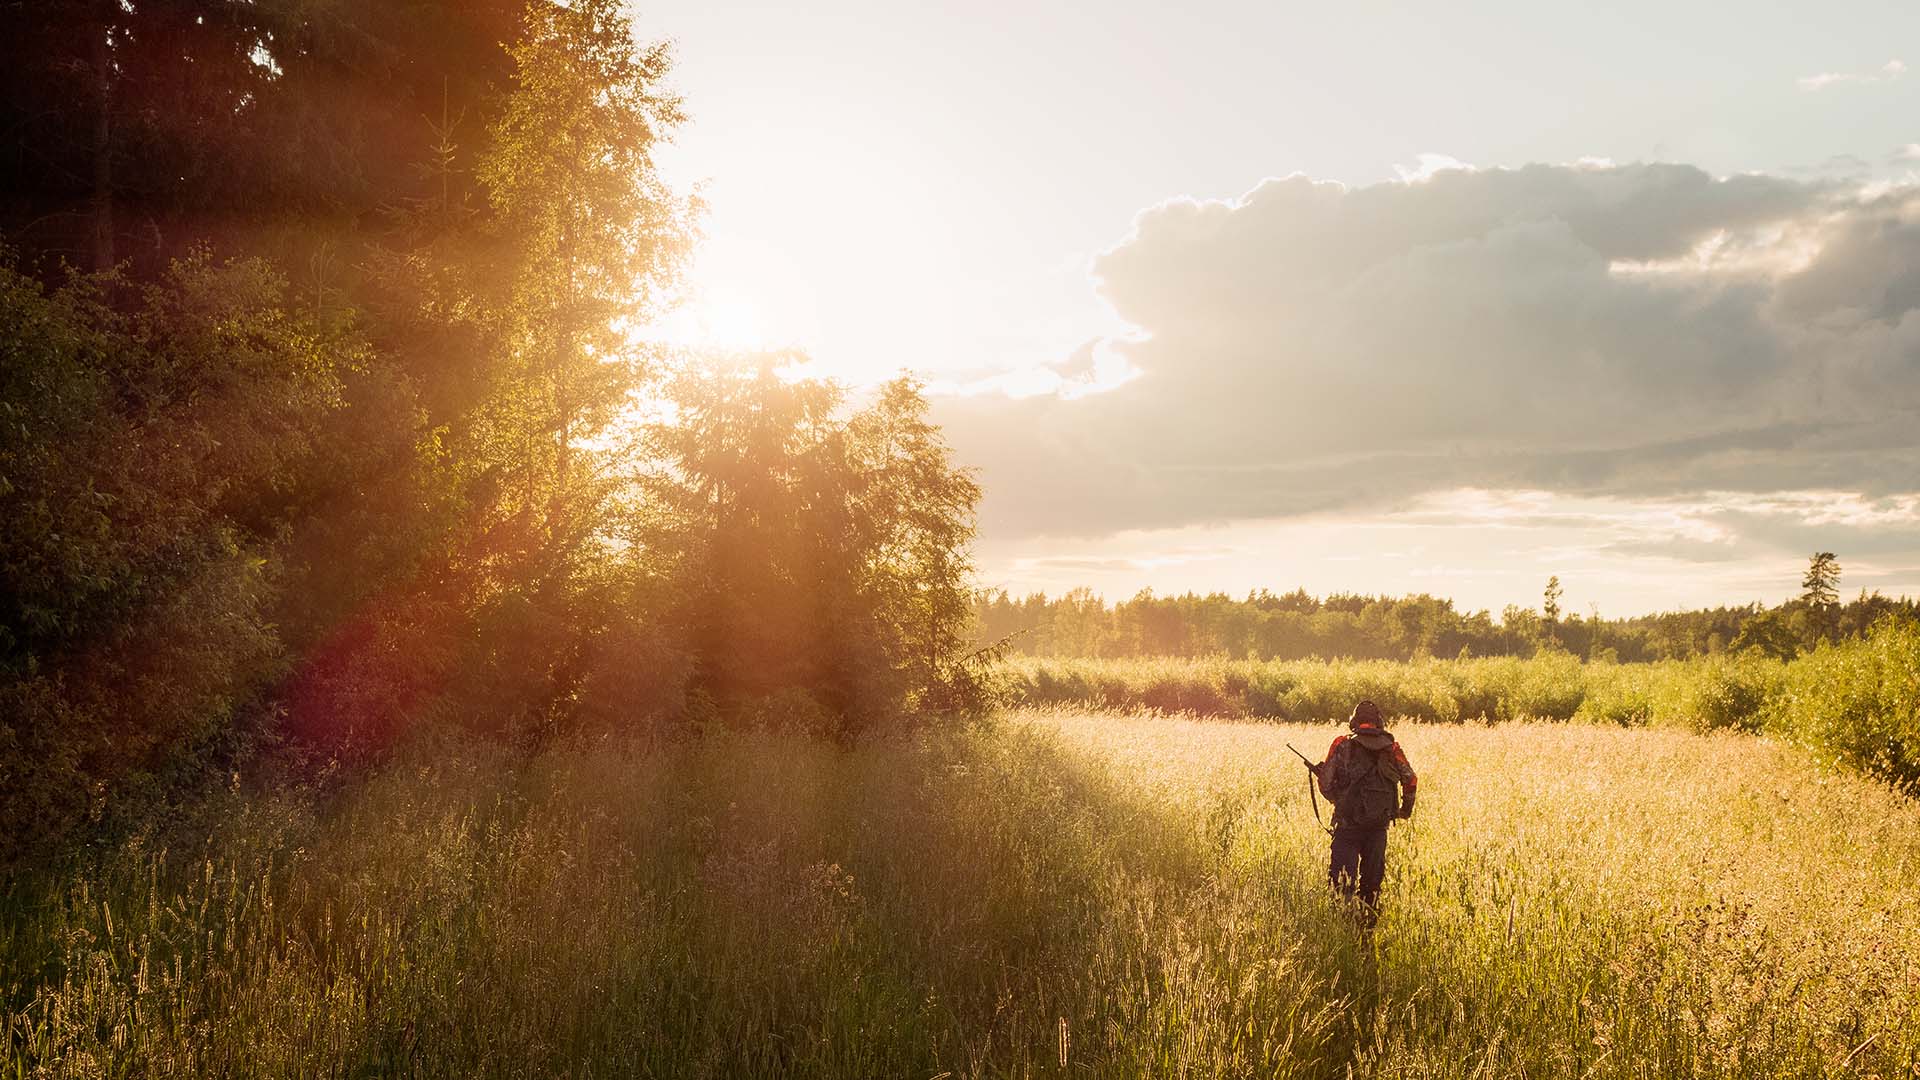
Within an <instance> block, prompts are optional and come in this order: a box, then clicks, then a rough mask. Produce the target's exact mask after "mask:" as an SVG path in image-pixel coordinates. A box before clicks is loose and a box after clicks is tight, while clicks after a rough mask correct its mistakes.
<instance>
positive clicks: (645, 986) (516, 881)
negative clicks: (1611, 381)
mask: <svg viewBox="0 0 1920 1080" xmlns="http://www.w3.org/2000/svg"><path fill="white" fill-rule="evenodd" d="M1332 731H1333V729H1331V728H1329V727H1326V726H1320V727H1311V728H1303V727H1276V726H1254V725H1244V724H1206V723H1195V722H1186V721H1179V720H1165V719H1125V718H1119V717H1112V716H1069V715H1028V716H1024V717H1014V718H1010V719H1009V720H1008V721H1007V722H1006V723H1005V724H1003V725H1001V726H1000V727H999V728H998V729H997V730H993V731H975V732H966V733H946V732H943V733H937V734H934V735H931V736H928V737H922V738H915V739H907V740H882V741H875V742H871V743H867V744H864V745H862V746H859V747H856V748H853V749H851V750H844V751H843V750H838V749H835V748H832V747H828V746H825V745H822V744H820V743H818V742H816V741H812V740H806V739H802V738H796V737H793V736H781V735H772V734H763V733H751V734H740V735H732V734H728V733H718V734H716V735H715V737H713V738H710V739H708V740H703V741H700V742H690V743H667V744H648V743H643V742H638V741H634V740H627V739H613V740H594V741H591V742H583V743H572V742H567V741H562V742H559V743H556V744H554V745H553V746H551V747H549V748H548V749H546V750H545V751H543V752H542V753H540V754H539V755H537V756H535V757H533V758H531V759H524V758H522V757H520V756H519V755H515V754H511V753H507V752H504V751H502V750H501V749H500V748H499V747H498V745H497V744H492V743H474V742H470V741H452V742H446V741H441V742H432V743H427V744H424V745H422V746H420V747H418V748H417V749H414V750H410V751H409V752H408V753H406V754H405V755H404V756H403V757H402V758H401V759H400V760H398V761H396V762H394V763H393V765H392V766H391V767H389V768H387V769H384V770H383V771H382V772H380V773H379V774H378V775H377V776H375V777H373V778H372V779H370V780H369V781H368V782H367V783H365V784H363V785H359V786H356V787H355V788H353V789H352V790H349V791H347V792H344V793H341V794H340V795H338V796H336V797H333V798H331V799H325V800H317V799H312V798H309V797H306V796H303V795H301V794H299V793H296V792H281V793H273V794H262V795H257V796H246V795H241V794H233V795H228V796H224V797H223V798H222V800H221V801H220V802H219V804H218V805H217V806H215V807H213V808H211V809H212V811H213V812H212V813H211V814H210V817H211V819H212V821H213V824H212V826H211V827H210V829H209V830H208V831H207V832H206V833H205V834H199V833H195V832H189V831H184V830H181V831H175V832H174V833H172V834H170V835H155V836H151V837H147V838H140V839H135V840H131V841H128V842H125V843H123V844H122V845H120V846H118V847H117V848H115V849H113V850H111V851H109V852H106V853H104V854H103V856H102V857H101V858H100V859H98V860H97V861H95V862H93V863H91V864H89V865H88V866H87V867H86V868H84V869H83V870H81V871H80V872H78V873H75V874H73V875H71V876H67V875H54V874H49V875H45V876H40V877H35V878H33V879H30V880H20V881H17V882H16V883H15V887H14V889H13V890H12V891H11V892H10V893H9V894H7V896H6V898H5V903H4V904H0V1072H5V1073H7V1074H9V1075H11V1074H12V1073H14V1072H16V1071H18V1072H23V1073H27V1074H38V1075H46V1076H54V1077H59V1076H70V1075H76V1076H77V1075H102V1074H104V1075H144V1076H153V1077H165V1076H176V1075H178V1076H186V1075H191V1076H226V1075H367V1074H390V1073H409V1074H424V1075H448V1076H453V1075H459V1076H490V1075H551V1074H565V1075H587V1074H593V1075H684V1074H688V1073H692V1072H700V1073H704V1074H708V1075H725V1076H759V1075H807V1076H823V1077H833V1076H846V1077H870V1076H934V1075H939V1074H942V1073H951V1074H952V1075H955V1076H1013V1075H1028V1074H1032V1075H1062V1076H1064V1075H1098V1076H1116V1077H1127V1076H1139V1077H1149V1076H1151V1077H1160V1076H1168V1075H1190V1076H1274V1077H1298V1078H1316V1080H1317V1078H1334V1077H1342V1076H1349V1075H1358V1076H1374V1075H1411V1076H1421V1077H1430V1078H1436V1080H1453V1078H1458V1080H1465V1078H1467V1077H1477V1078H1489V1077H1491V1078H1508V1077H1515V1078H1517V1077H1521V1076H1586V1077H1590V1078H1593V1080H1615V1078H1621V1080H1624V1078H1638V1077H1646V1076H1660V1077H1674V1078H1695V1077H1699V1078H1708V1077H1714V1078H1719V1077H1733V1076H1768V1077H1782V1078H1786V1077H1809V1078H1812V1077H1821V1078H1826V1077H1848V1076H1854V1077H1862V1078H1864V1077H1869V1076H1882V1077H1893V1076H1905V1075H1909V1074H1910V1073H1911V1072H1912V1071H1913V1069H1914V1068H1915V1066H1916V1065H1917V1064H1920V986H1916V984H1915V983H1914V981H1913V980H1912V979H1911V978H1910V977H1908V976H1909V973H1910V972H1911V971H1912V970H1913V968H1914V966H1915V965H1916V963H1920V956H1917V955H1916V952H1915V950H1916V944H1915V943H1916V942H1920V897H1917V896H1916V893H1915V891H1914V889H1913V884H1912V877H1911V872H1910V871H1911V867H1912V866H1913V864H1914V861H1915V860H1916V858H1920V846H1917V845H1920V808H1916V805H1915V804H1914V803H1913V802H1911V801H1909V800H1906V799H1903V798H1901V797H1899V796H1898V795H1896V794H1895V793H1894V792H1892V791H1890V790H1888V789H1887V788H1885V787H1884V786H1882V785H1878V784H1874V783H1872V782H1869V781H1867V780H1865V779H1862V778H1858V777H1849V776H1838V777H1834V776H1826V775H1823V774H1822V773H1821V772H1820V771H1819V770H1818V769H1817V768H1816V767H1814V766H1813V765H1812V764H1811V763H1809V762H1808V761H1807V760H1805V758H1804V757H1803V756H1802V755H1800V754H1798V753H1795V752H1794V751H1793V750H1792V749H1791V748H1788V747H1784V746H1780V745H1777V744H1771V743H1768V742H1765V741H1761V740H1757V739H1752V738H1747V737H1742V736H1729V735H1724V734H1722V735H1714V736H1710V737H1698V736H1693V735H1688V734H1684V733H1680V732H1672V731H1644V730H1642V731H1627V730H1620V729H1616V728H1602V727H1584V728H1583V727H1567V726H1565V725H1551V726H1548V725H1530V724H1513V725H1507V726H1502V727H1496V728H1485V727H1479V726H1427V727H1418V728H1414V729H1410V730H1409V731H1407V732H1405V733H1404V734H1403V739H1404V740H1405V741H1406V743H1407V747H1408V752H1409V754H1410V755H1411V757H1412V760H1413V762H1414V764H1415V765H1416V766H1417V767H1418V768H1419V769H1420V772H1421V777H1422V781H1423V782H1422V798H1421V803H1420V811H1419V813H1418V814H1417V815H1416V817H1415V818H1414V819H1413V820H1412V821H1411V822H1410V823H1408V824H1405V825H1401V826H1396V828H1395V832H1394V837H1393V846H1392V849H1391V854H1390V856H1389V859H1390V862H1389V873H1388V878H1387V885H1386V892H1385V894H1384V910H1385V917H1384V919H1383V922H1382V924H1381V927H1380V929H1379V930H1378V931H1377V932H1376V934H1375V935H1374V936H1373V937H1372V938H1371V939H1362V938H1360V937H1359V936H1358V935H1357V934H1355V933H1354V931H1353V930H1352V928H1351V927H1350V926H1349V925H1348V924H1347V923H1346V922H1345V921H1344V920H1343V918H1342V916H1341V913H1340V912H1339V911H1338V910H1337V909H1336V908H1335V907H1334V905H1333V904H1332V903H1331V901H1330V899H1329V897H1328V894H1327V890H1326V887H1325V876H1324V875H1325V860H1326V847H1325V844H1326V841H1325V838H1324V836H1322V835H1321V834H1319V833H1318V832H1316V831H1315V829H1314V827H1313V824H1312V817H1311V814H1310V812H1309V810H1308V807H1307V805H1306V799H1307V796H1306V792H1304V791H1303V790H1301V788H1302V787H1303V785H1302V784H1301V783H1300V767H1299V765H1298V764H1297V763H1296V762H1295V761H1294V759H1293V758H1292V756H1291V755H1290V754H1289V753H1288V752H1287V750H1286V749H1285V745H1284V744H1285V743H1286V742H1288V741H1291V742H1293V743H1294V744H1296V745H1299V746H1301V747H1303V748H1306V749H1309V750H1313V749H1317V748H1321V747H1324V746H1325V744H1326V740H1327V739H1328V738H1329V737H1330V735H1331V734H1332ZM1516 763H1536V765H1537V767H1524V768H1523V767H1516ZM1703 807H1710V808H1712V812H1705V813H1703V812H1701V811H1702V808H1703ZM1862 816H1865V817H1868V818H1871V819H1872V820H1874V821H1875V822H1876V826H1875V827H1874V828H1871V829H1862V828H1859V827H1858V823H1859V821H1860V820H1861V818H1862ZM582 927H592V928H594V930H593V932H591V933H583V932H581V928H582ZM476 979H484V982H485V989H484V992H475V989H474V987H475V981H476Z"/></svg>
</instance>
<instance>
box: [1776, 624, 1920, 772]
mask: <svg viewBox="0 0 1920 1080" xmlns="http://www.w3.org/2000/svg"><path fill="white" fill-rule="evenodd" d="M1763 723H1764V726H1765V728H1766V729H1767V730H1768V731H1772V732H1778V733H1780V734H1782V735H1785V736H1788V737H1790V738H1792V739H1794V740H1796V741H1798V742H1800V743H1802V744H1804V745H1806V746H1807V747H1809V748H1811V749H1812V750H1813V751H1814V752H1815V753H1816V754H1818V755H1820V756H1822V757H1825V758H1828V759H1830V760H1834V761H1838V762H1841V763H1843V764H1846V765H1850V766H1852V767H1854V768H1858V769H1862V770H1865V771H1867V772H1870V773H1873V774H1875V775H1878V776H1882V777H1885V778H1886V779H1888V780H1890V781H1892V782H1893V783H1895V784H1898V785H1900V786H1901V787H1902V788H1904V789H1905V790H1906V791H1907V792H1908V793H1909V794H1913V795H1920V622H1913V621H1908V620H1896V619H1888V620H1886V621H1885V622H1882V623H1881V624H1880V625H1878V626H1876V627H1874V629H1873V632H1872V633H1870V634H1868V635H1867V636H1866V637H1864V638H1862V639H1859V640H1856V641H1847V642H1842V643H1840V644H1837V645H1825V646H1822V647H1821V648H1818V649H1816V650H1814V651H1813V652H1812V653H1809V654H1808V655H1806V656H1804V657H1802V658H1801V659H1799V660H1797V661H1795V662H1794V663H1793V664H1791V665H1789V666H1788V668H1787V677H1786V680H1785V683H1784V685H1783V686H1782V687H1780V689H1779V691H1778V692H1777V693H1775V694H1773V695H1772V696H1771V698H1770V700H1768V701H1767V703H1766V706H1765V716H1764V721H1763Z"/></svg>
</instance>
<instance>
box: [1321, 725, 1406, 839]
mask: <svg viewBox="0 0 1920 1080" xmlns="http://www.w3.org/2000/svg"><path fill="white" fill-rule="evenodd" d="M1392 745H1393V744H1392V743H1388V744H1387V745H1386V746H1383V747H1381V748H1380V749H1379V750H1370V749H1368V748H1367V747H1365V746H1362V745H1360V741H1359V740H1358V739H1348V740H1347V741H1346V742H1343V743H1341V744H1340V749H1339V750H1338V751H1337V752H1336V753H1335V754H1334V760H1333V761H1332V762H1331V764H1332V765H1333V783H1332V784H1331V785H1329V787H1330V788H1331V789H1332V790H1334V791H1337V792H1339V793H1340V794H1339V796H1338V798H1337V800H1336V801H1335V802H1334V806H1333V823H1334V825H1335V827H1338V826H1341V825H1346V826H1349V827H1351V828H1355V829H1374V828H1379V827H1380V826H1383V825H1385V824H1387V823H1388V822H1390V821H1392V820H1393V819H1394V818H1395V817H1397V816H1399V813H1400V768H1399V766H1397V765H1395V764H1394V763H1393V754H1392V753H1391V752H1390V750H1389V748H1390V747H1391V746H1392Z"/></svg>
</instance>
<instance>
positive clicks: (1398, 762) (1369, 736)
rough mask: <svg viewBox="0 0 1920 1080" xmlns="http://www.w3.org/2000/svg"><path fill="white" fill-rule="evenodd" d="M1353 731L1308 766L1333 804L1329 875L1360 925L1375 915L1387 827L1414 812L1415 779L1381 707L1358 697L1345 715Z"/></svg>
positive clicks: (1373, 919)
mask: <svg viewBox="0 0 1920 1080" xmlns="http://www.w3.org/2000/svg"><path fill="white" fill-rule="evenodd" d="M1347 728H1348V730H1349V731H1350V732H1351V734H1348V735H1342V736H1340V737H1339V738H1337V739H1335V740H1333V745H1332V746H1330V747H1328V748H1327V759H1326V760H1325V761H1323V762H1321V763H1320V764H1319V765H1316V766H1312V768H1313V775H1314V777H1315V779H1317V780H1318V781H1319V782H1320V793H1321V794H1322V795H1325V796H1326V797H1327V801H1328V802H1330V803H1332V804H1333V858H1332V860H1331V862H1330V864H1329V865H1328V867H1327V879H1328V880H1329V881H1331V882H1332V883H1333V888H1334V891H1335V892H1337V893H1338V894H1340V895H1341V896H1343V897H1345V898H1347V899H1348V900H1350V901H1357V902H1358V905H1359V907H1358V911H1357V915H1358V918H1359V919H1360V923H1361V925H1362V926H1364V927H1368V928H1371V927H1372V926H1373V924H1374V923H1375V922H1376V921H1377V920H1378V919H1379V916H1380V910H1379V900H1380V882H1381V879H1383V878H1384V877H1385V876H1386V873H1387V826H1388V825H1390V824H1392V823H1393V821H1394V820H1395V819H1397V818H1410V817H1412V816H1413V792H1414V787H1415V785H1416V784H1417V783H1418V780H1417V778H1416V777H1415V776H1414V774H1413V766H1412V765H1409V764H1408V763H1407V754H1406V751H1404V750H1402V749H1400V744H1399V743H1398V742H1396V741H1395V740H1394V737H1393V733H1392V732H1389V731H1387V730H1386V728H1385V727H1384V726H1382V724H1381V722H1380V707H1379V706H1378V705H1375V704H1374V703H1373V702H1371V701H1362V702H1361V703H1360V704H1358V705H1355V706H1354V707H1353V715H1352V716H1349V717H1348V718H1347Z"/></svg>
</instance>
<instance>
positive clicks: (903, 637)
mask: <svg viewBox="0 0 1920 1080" xmlns="http://www.w3.org/2000/svg"><path fill="white" fill-rule="evenodd" d="M779 360H780V358H778V357H762V358H759V360H758V362H757V363H756V364H754V365H753V367H752V369H751V370H748V371H712V370H706V371H690V372H687V373H685V374H683V375H681V376H680V377H679V378H677V379H675V380H674V381H673V382H672V383H671V384H670V387H669V394H670V397H671V400H672V402H673V405H674V411H675V413H676V414H677V415H676V417H675V419H674V421H673V422H672V423H660V424H656V425H654V426H653V427H651V428H650V429H649V431H648V433H647V446H648V449H649V452H650V453H649V456H650V458H651V459H652V467H651V468H650V470H649V471H648V472H647V473H646V474H645V476H644V478H643V480H644V490H645V491H646V493H647V495H648V496H649V497H648V498H647V499H646V500H645V501H643V502H641V503H638V504H636V506H635V512H636V514H637V515H638V518H639V527H638V528H637V529H636V532H635V549H636V550H637V551H640V552H647V553H651V554H652V557H653V558H654V559H656V560H658V564H659V565H658V570H659V572H660V573H661V574H662V575H663V576H665V577H666V578H668V579H669V580H670V581H671V583H672V584H671V587H670V589H669V591H670V593H671V594H672V595H673V597H674V598H675V610H674V612H673V613H672V619H673V621H674V623H675V624H676V627H677V629H678V632H679V633H680V634H681V635H682V636H683V639H684V640H685V641H686V643H687V647H688V648H689V649H690V650H691V652H692V654H693V658H694V672H693V683H694V687H695V689H696V690H698V691H699V692H700V693H701V694H703V695H704V696H706V697H709V698H711V699H712V700H714V701H715V702H716V703H718V704H719V705H720V706H721V707H722V708H723V709H725V710H727V711H728V712H730V713H732V714H734V715H747V714H750V713H751V712H753V711H754V710H755V709H757V708H762V707H764V703H766V702H768V701H772V700H775V699H781V700H784V701H785V702H787V705H785V706H782V708H783V709H785V710H786V712H787V713H790V714H795V715H800V716H804V717H809V719H806V720H804V723H806V724H808V725H810V726H815V727H816V728H817V731H818V733H820V734H827V735H831V736H834V737H836V738H839V739H843V740H845V739H851V738H854V737H857V736H858V735H859V734H861V733H862V732H864V731H866V730H868V729H870V728H872V727H874V726H875V725H877V724H879V723H882V722H886V721H891V720H896V719H898V718H900V717H902V716H903V715H905V714H906V713H908V712H909V711H911V710H913V709H915V708H925V709H929V710H932V711H947V710H965V709H968V708H971V707H974V706H976V705H977V704H978V703H979V695H978V686H977V685H976V684H975V683H974V681H973V676H972V673H971V672H970V671H969V670H968V668H967V665H966V663H965V660H966V657H967V655H968V648H969V642H970V641H971V637H970V634H969V631H970V629H971V621H972V609H971V594H970V593H969V592H968V578H969V576H970V573H971V562H970V560H969V557H968V553H967V547H968V544H969V543H970V541H971V539H972V537H973V520H974V519H973V514H974V505H975V503H976V502H977V501H978V499H979V494H980V492H979V487H978V486H977V484H975V482H974V481H973V479H972V477H971V476H970V475H968V474H967V473H966V472H965V470H962V469H958V468H956V467H955V466H954V465H953V464H952V462H951V461H950V459H949V454H948V451H947V448H946V445H945V443H944V442H943V441H942V440H941V438H940V437H939V433H938V431H937V429H935V428H934V427H933V426H932V425H931V424H930V423H928V422H927V420H926V408H927V406H926V401H925V399H924V398H923V397H922V396H921V394H920V391H919V388H918V387H917V386H916V385H914V384H913V383H912V382H911V381H908V380H896V381H895V382H893V383H890V384H888V385H887V386H885V387H882V388H881V390H880V392H879V394H878V396H877V398H876V399H875V400H874V401H873V403H871V404H870V405H868V406H867V407H866V408H864V409H861V410H858V411H856V412H853V413H852V414H851V415H843V406H844V403H845V394H844V392H843V391H842V390H841V389H840V388H839V387H837V386H835V385H833V384H831V383H823V382H812V381H799V382H788V381H786V380H783V379H782V378H780V377H779V376H778V375H777V374H775V371H774V369H775V366H776V365H777V363H778V362H779ZM796 702H797V703H800V704H799V706H798V712H797V713H795V709H794V707H793V706H794V703H796Z"/></svg>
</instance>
